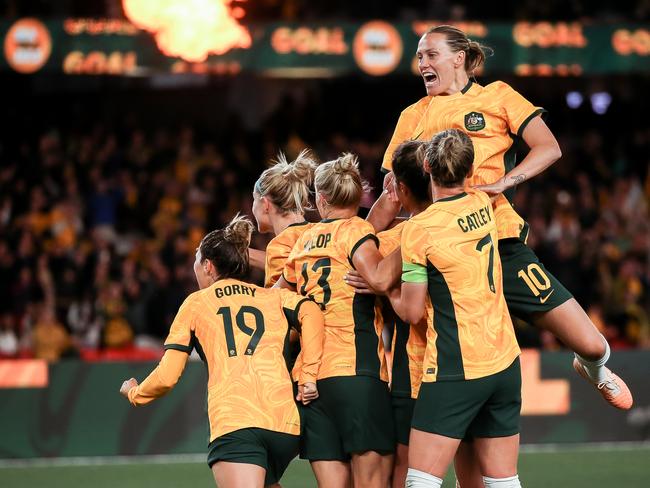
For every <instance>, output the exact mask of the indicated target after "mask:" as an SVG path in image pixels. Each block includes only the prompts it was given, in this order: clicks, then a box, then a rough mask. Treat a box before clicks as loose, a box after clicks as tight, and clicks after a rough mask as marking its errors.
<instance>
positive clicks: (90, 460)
mask: <svg viewBox="0 0 650 488" xmlns="http://www.w3.org/2000/svg"><path fill="white" fill-rule="evenodd" d="M200 462H203V463H207V462H208V454H207V453H203V454H146V455H133V456H80V457H55V458H32V459H0V468H50V467H64V466H108V465H127V464H182V463H200Z"/></svg>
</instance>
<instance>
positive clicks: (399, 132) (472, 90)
mask: <svg viewBox="0 0 650 488" xmlns="http://www.w3.org/2000/svg"><path fill="white" fill-rule="evenodd" d="M417 57H418V61H419V69H420V73H421V74H422V77H423V79H424V84H425V88H426V91H427V96H426V97H424V98H422V99H421V100H419V101H418V102H416V103H415V104H413V105H411V106H410V107H408V108H406V109H405V110H404V111H403V112H402V114H401V116H400V119H399V120H398V122H397V126H396V128H395V132H394V134H393V138H392V140H391V142H390V144H389V146H388V149H387V151H386V155H385V157H384V164H383V169H384V170H386V171H390V170H391V166H390V161H391V156H392V154H393V151H394V149H395V147H396V146H397V145H398V144H399V143H401V142H403V141H404V140H407V139H422V140H427V139H430V138H431V137H432V136H433V135H434V134H436V133H438V132H439V131H441V130H444V129H451V128H457V129H461V130H463V131H465V132H467V134H468V135H469V136H470V137H471V139H472V141H473V143H474V151H475V160H474V166H473V175H472V176H471V177H470V178H469V180H468V184H469V185H471V186H476V187H478V188H479V189H481V190H483V191H485V192H487V193H488V194H490V195H492V196H493V197H494V198H495V202H494V213H495V216H496V220H497V227H498V238H499V242H498V247H499V253H500V255H501V259H502V264H503V281H504V293H505V296H506V300H507V302H508V307H509V309H510V311H511V312H512V313H513V314H514V315H516V316H517V317H521V318H523V319H526V320H530V321H532V322H534V323H535V324H537V325H539V326H541V327H543V328H545V329H547V330H549V331H551V332H552V333H553V334H554V335H555V336H556V337H557V338H558V339H560V340H561V341H562V342H563V343H564V344H565V345H566V346H567V347H569V348H571V349H572V350H573V351H575V353H576V357H575V360H574V362H573V365H574V368H575V369H576V371H577V372H578V373H579V374H580V375H581V376H582V377H583V378H585V379H587V380H588V381H590V382H591V383H592V384H593V385H594V386H596V387H597V389H598V390H599V391H600V392H601V394H602V396H603V397H604V398H605V400H607V401H608V402H609V403H610V404H611V405H613V406H614V407H617V408H621V409H629V408H630V407H631V406H632V395H631V393H630V391H629V389H628V387H627V386H626V385H625V383H624V382H623V381H622V380H621V379H620V378H619V377H618V376H616V375H615V374H613V373H612V372H611V371H610V370H609V369H608V368H607V367H605V363H606V362H607V360H608V358H609V355H610V350H609V345H608V344H607V341H606V340H605V339H604V337H603V336H602V335H601V334H600V333H599V332H598V330H597V329H596V327H595V326H594V325H593V323H592V322H591V320H590V319H589V317H588V316H587V314H586V313H585V312H584V310H583V309H582V307H581V306H580V305H579V304H578V302H577V301H576V300H575V299H574V298H573V297H572V295H571V294H570V293H569V292H568V291H567V290H566V288H564V286H563V285H562V284H561V283H560V282H559V281H558V280H557V279H556V278H555V277H554V276H553V275H552V274H550V273H549V272H548V271H547V270H546V269H545V268H544V265H543V264H542V263H541V262H540V261H539V259H538V258H537V256H536V255H535V253H534V252H533V251H532V250H531V249H530V248H529V247H527V246H526V237H527V233H528V225H527V224H526V223H525V222H524V220H523V219H522V218H521V217H520V216H519V215H518V214H517V213H516V212H515V210H514V209H513V207H512V205H511V204H510V202H509V200H508V199H509V198H511V197H512V194H513V192H514V188H515V186H516V185H518V184H520V183H522V182H523V181H525V180H529V179H530V178H532V177H533V176H535V175H537V174H539V173H541V172H542V171H544V170H545V169H546V168H547V167H549V166H550V165H551V164H553V163H554V162H555V161H556V160H557V159H558V158H559V157H560V156H561V152H560V148H559V146H558V143H557V141H556V139H555V137H554V136H553V134H552V133H551V131H550V130H549V128H548V127H547V126H546V124H545V123H544V122H543V121H542V118H541V116H540V115H541V114H542V112H544V110H543V109H541V108H539V107H535V106H533V105H532V104H531V103H530V102H529V101H528V100H526V99H525V98H523V97H522V96H521V95H520V94H519V93H517V92H516V91H514V90H513V89H512V88H511V87H510V86H508V85H507V84H506V83H503V82H495V83H491V84H490V85H487V86H485V87H483V86H480V85H478V84H477V83H474V82H472V81H471V80H470V76H471V75H472V74H473V72H474V71H475V70H476V69H477V68H479V67H480V66H481V65H482V64H483V62H484V60H485V53H484V50H483V47H482V46H481V45H479V44H478V43H476V42H473V41H470V40H469V39H468V38H467V36H466V35H465V33H463V32H462V31H460V30H459V29H457V28H455V27H451V26H446V25H443V26H438V27H435V28H432V29H429V30H428V31H427V32H426V33H425V34H424V35H423V36H422V38H421V39H420V42H419V44H418V50H417ZM516 138H523V140H524V141H525V142H526V144H528V146H529V147H530V152H529V153H528V155H527V156H526V157H525V158H524V159H523V160H522V161H521V163H519V164H518V165H517V166H515V153H514V147H515V145H514V141H515V139H516ZM389 180H390V177H387V179H386V183H388V181H389ZM382 220H383V221H382ZM390 220H392V214H391V212H390V211H389V212H386V215H385V216H384V217H383V219H382V218H378V215H377V214H376V215H375V220H374V221H373V225H375V228H377V229H383V228H385V226H386V224H387V223H388V222H390Z"/></svg>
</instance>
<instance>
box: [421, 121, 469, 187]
mask: <svg viewBox="0 0 650 488" xmlns="http://www.w3.org/2000/svg"><path fill="white" fill-rule="evenodd" d="M473 163H474V145H473V144H472V140H471V139H470V138H469V136H468V135H467V134H465V133H464V132H463V131H460V130H458V129H448V130H445V131H442V132H439V133H437V134H436V135H435V136H433V139H431V142H429V143H428V144H427V148H426V152H425V165H426V169H427V171H428V172H429V174H430V175H431V178H432V179H433V182H434V183H435V184H437V185H439V186H442V187H452V186H458V185H460V184H462V183H463V181H464V180H465V178H466V177H467V175H468V174H469V172H470V169H471V168H472V164H473Z"/></svg>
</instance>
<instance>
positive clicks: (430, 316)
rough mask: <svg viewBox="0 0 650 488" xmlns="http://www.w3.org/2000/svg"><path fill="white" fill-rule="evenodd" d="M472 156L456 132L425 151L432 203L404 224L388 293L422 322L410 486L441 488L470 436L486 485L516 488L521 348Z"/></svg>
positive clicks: (407, 317)
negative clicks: (470, 184)
mask: <svg viewBox="0 0 650 488" xmlns="http://www.w3.org/2000/svg"><path fill="white" fill-rule="evenodd" d="M473 160H474V152H473V147H472V142H471V140H470V139H469V137H468V136H467V135H465V134H464V133H463V132H461V131H459V130H454V129H452V130H447V131H444V132H441V133H440V134H438V135H436V136H435V137H434V138H433V140H432V141H431V143H429V144H428V145H427V150H426V161H425V168H426V170H427V172H429V173H430V175H431V185H432V191H433V201H434V203H433V205H431V206H430V207H429V208H428V209H426V210H425V211H423V212H421V213H419V214H418V215H416V216H414V217H412V218H411V219H409V220H408V222H406V223H405V224H404V229H403V230H402V236H401V254H402V261H403V265H402V269H403V271H402V284H401V286H400V287H398V288H396V289H395V288H392V289H391V290H390V292H389V294H388V296H389V299H390V301H391V304H392V305H393V308H394V309H395V312H397V314H398V315H399V316H400V317H401V318H402V319H403V320H404V321H406V322H408V323H418V322H420V320H422V319H423V318H425V319H426V320H427V325H428V328H427V346H426V352H425V356H424V363H423V377H422V384H421V386H420V391H419V395H418V399H417V402H416V405H415V411H414V413H413V420H412V430H411V436H410V443H409V462H408V464H409V470H408V475H407V480H406V486H407V487H410V488H424V487H440V486H442V478H443V477H444V475H445V473H446V471H447V468H448V467H449V464H451V462H452V460H453V458H454V455H455V453H456V450H457V449H458V446H459V444H460V442H461V440H462V439H464V438H467V437H472V438H474V442H475V445H476V452H477V455H478V459H479V463H480V467H481V472H482V474H483V477H484V478H483V480H484V483H485V486H486V487H488V488H489V487H496V486H498V487H502V488H514V487H519V486H520V485H519V481H518V477H517V456H518V451H519V413H520V407H521V372H520V368H519V353H520V351H519V346H518V345H517V340H516V338H515V334H514V329H513V326H512V322H511V320H510V315H509V313H508V308H507V306H506V301H505V298H504V296H503V287H502V280H501V265H500V260H499V252H498V250H497V249H495V245H494V243H495V241H496V240H497V226H496V222H495V216H494V213H493V211H492V205H491V202H490V197H489V196H488V195H487V194H485V193H483V192H481V191H478V190H474V189H469V188H468V189H466V188H465V179H466V177H467V176H468V175H469V174H470V172H471V169H472V162H473Z"/></svg>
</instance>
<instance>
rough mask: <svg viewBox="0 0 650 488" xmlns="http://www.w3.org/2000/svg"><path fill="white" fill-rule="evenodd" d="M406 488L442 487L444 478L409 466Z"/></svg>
mask: <svg viewBox="0 0 650 488" xmlns="http://www.w3.org/2000/svg"><path fill="white" fill-rule="evenodd" d="M405 486H406V488H440V487H441V486H442V480H441V479H440V478H438V477H437V476H433V475H432V474H429V473H425V472H424V471H418V470H417V469H413V468H409V470H408V472H407V473H406V485H405Z"/></svg>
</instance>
